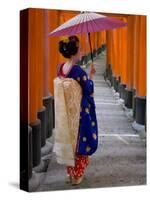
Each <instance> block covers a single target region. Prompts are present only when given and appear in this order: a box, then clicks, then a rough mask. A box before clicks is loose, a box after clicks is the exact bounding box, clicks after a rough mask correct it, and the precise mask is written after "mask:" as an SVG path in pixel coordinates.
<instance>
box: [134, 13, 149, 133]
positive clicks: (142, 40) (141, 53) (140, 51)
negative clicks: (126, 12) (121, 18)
mask: <svg viewBox="0 0 150 200" xmlns="http://www.w3.org/2000/svg"><path fill="white" fill-rule="evenodd" d="M136 28H137V29H136V30H137V31H136V55H135V56H136V58H137V60H136V62H135V63H136V71H135V73H136V74H135V81H134V85H135V87H136V97H135V102H136V103H135V107H136V108H135V123H133V125H134V127H136V128H137V129H138V127H139V126H136V124H138V125H141V127H140V128H146V16H136Z"/></svg>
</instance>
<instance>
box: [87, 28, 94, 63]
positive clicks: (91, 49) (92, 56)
mask: <svg viewBox="0 0 150 200" xmlns="http://www.w3.org/2000/svg"><path fill="white" fill-rule="evenodd" d="M88 39H89V44H90V51H91V60H92V63H93V53H92V44H91V37H90V32H89V33H88Z"/></svg>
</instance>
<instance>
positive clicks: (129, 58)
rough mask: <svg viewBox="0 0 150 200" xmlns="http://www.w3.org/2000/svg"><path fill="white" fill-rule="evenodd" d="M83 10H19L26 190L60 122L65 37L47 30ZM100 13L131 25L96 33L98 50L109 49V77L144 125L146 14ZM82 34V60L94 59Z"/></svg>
mask: <svg viewBox="0 0 150 200" xmlns="http://www.w3.org/2000/svg"><path fill="white" fill-rule="evenodd" d="M79 13H80V12H78V11H64V10H47V9H33V8H30V9H25V10H23V11H21V12H20V122H21V123H20V150H21V151H20V172H21V173H20V181H21V188H22V189H25V190H29V180H31V179H32V177H33V175H32V171H33V169H38V166H39V165H40V164H41V162H42V161H43V160H44V159H42V156H43V155H44V149H48V142H47V139H48V138H50V137H51V136H52V130H53V128H54V124H55V123H54V121H55V119H54V117H55V116H54V98H53V79H54V78H55V77H56V73H57V65H58V63H61V62H63V61H65V59H64V58H63V57H62V56H61V55H60V54H59V52H58V42H59V40H60V39H61V38H60V37H49V36H48V33H49V32H51V31H52V30H53V29H55V28H56V27H58V26H59V25H60V24H62V23H64V22H65V21H67V20H68V19H70V18H72V17H74V16H75V15H77V14H79ZM101 14H104V15H107V16H111V17H115V18H117V19H120V20H123V21H125V22H127V23H128V26H127V27H124V28H118V29H114V30H109V31H102V32H97V33H91V41H92V49H93V55H94V57H96V55H98V54H100V53H101V52H102V51H103V50H104V49H106V56H107V63H106V72H105V74H104V78H105V79H108V80H110V82H111V85H112V86H113V87H114V89H115V90H116V92H119V94H120V98H122V99H124V101H125V106H126V107H127V108H129V109H133V115H134V118H135V122H136V123H137V124H138V125H140V126H142V127H145V126H146V16H142V15H130V14H108V13H101ZM79 39H80V43H81V51H82V52H83V53H84V56H83V57H82V58H81V60H79V64H81V65H82V64H86V63H87V62H88V61H89V60H90V48H89V44H88V40H87V36H86V35H85V34H82V35H79ZM46 146H47V148H46ZM49 149H51V148H49ZM50 151H51V150H50ZM35 171H36V170H35ZM37 171H38V170H37Z"/></svg>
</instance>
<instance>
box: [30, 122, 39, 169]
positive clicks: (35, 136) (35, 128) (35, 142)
mask: <svg viewBox="0 0 150 200" xmlns="http://www.w3.org/2000/svg"><path fill="white" fill-rule="evenodd" d="M30 126H31V127H32V152H33V155H32V164H33V167H35V166H37V165H39V164H40V162H41V121H40V120H39V119H38V120H37V121H36V122H34V123H31V124H30Z"/></svg>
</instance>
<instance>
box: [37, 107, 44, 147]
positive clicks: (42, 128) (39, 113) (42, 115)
mask: <svg viewBox="0 0 150 200" xmlns="http://www.w3.org/2000/svg"><path fill="white" fill-rule="evenodd" d="M37 115H38V118H39V119H40V121H41V147H43V146H44V145H45V140H46V108H45V107H43V108H41V109H40V110H39V111H38V114H37Z"/></svg>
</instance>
